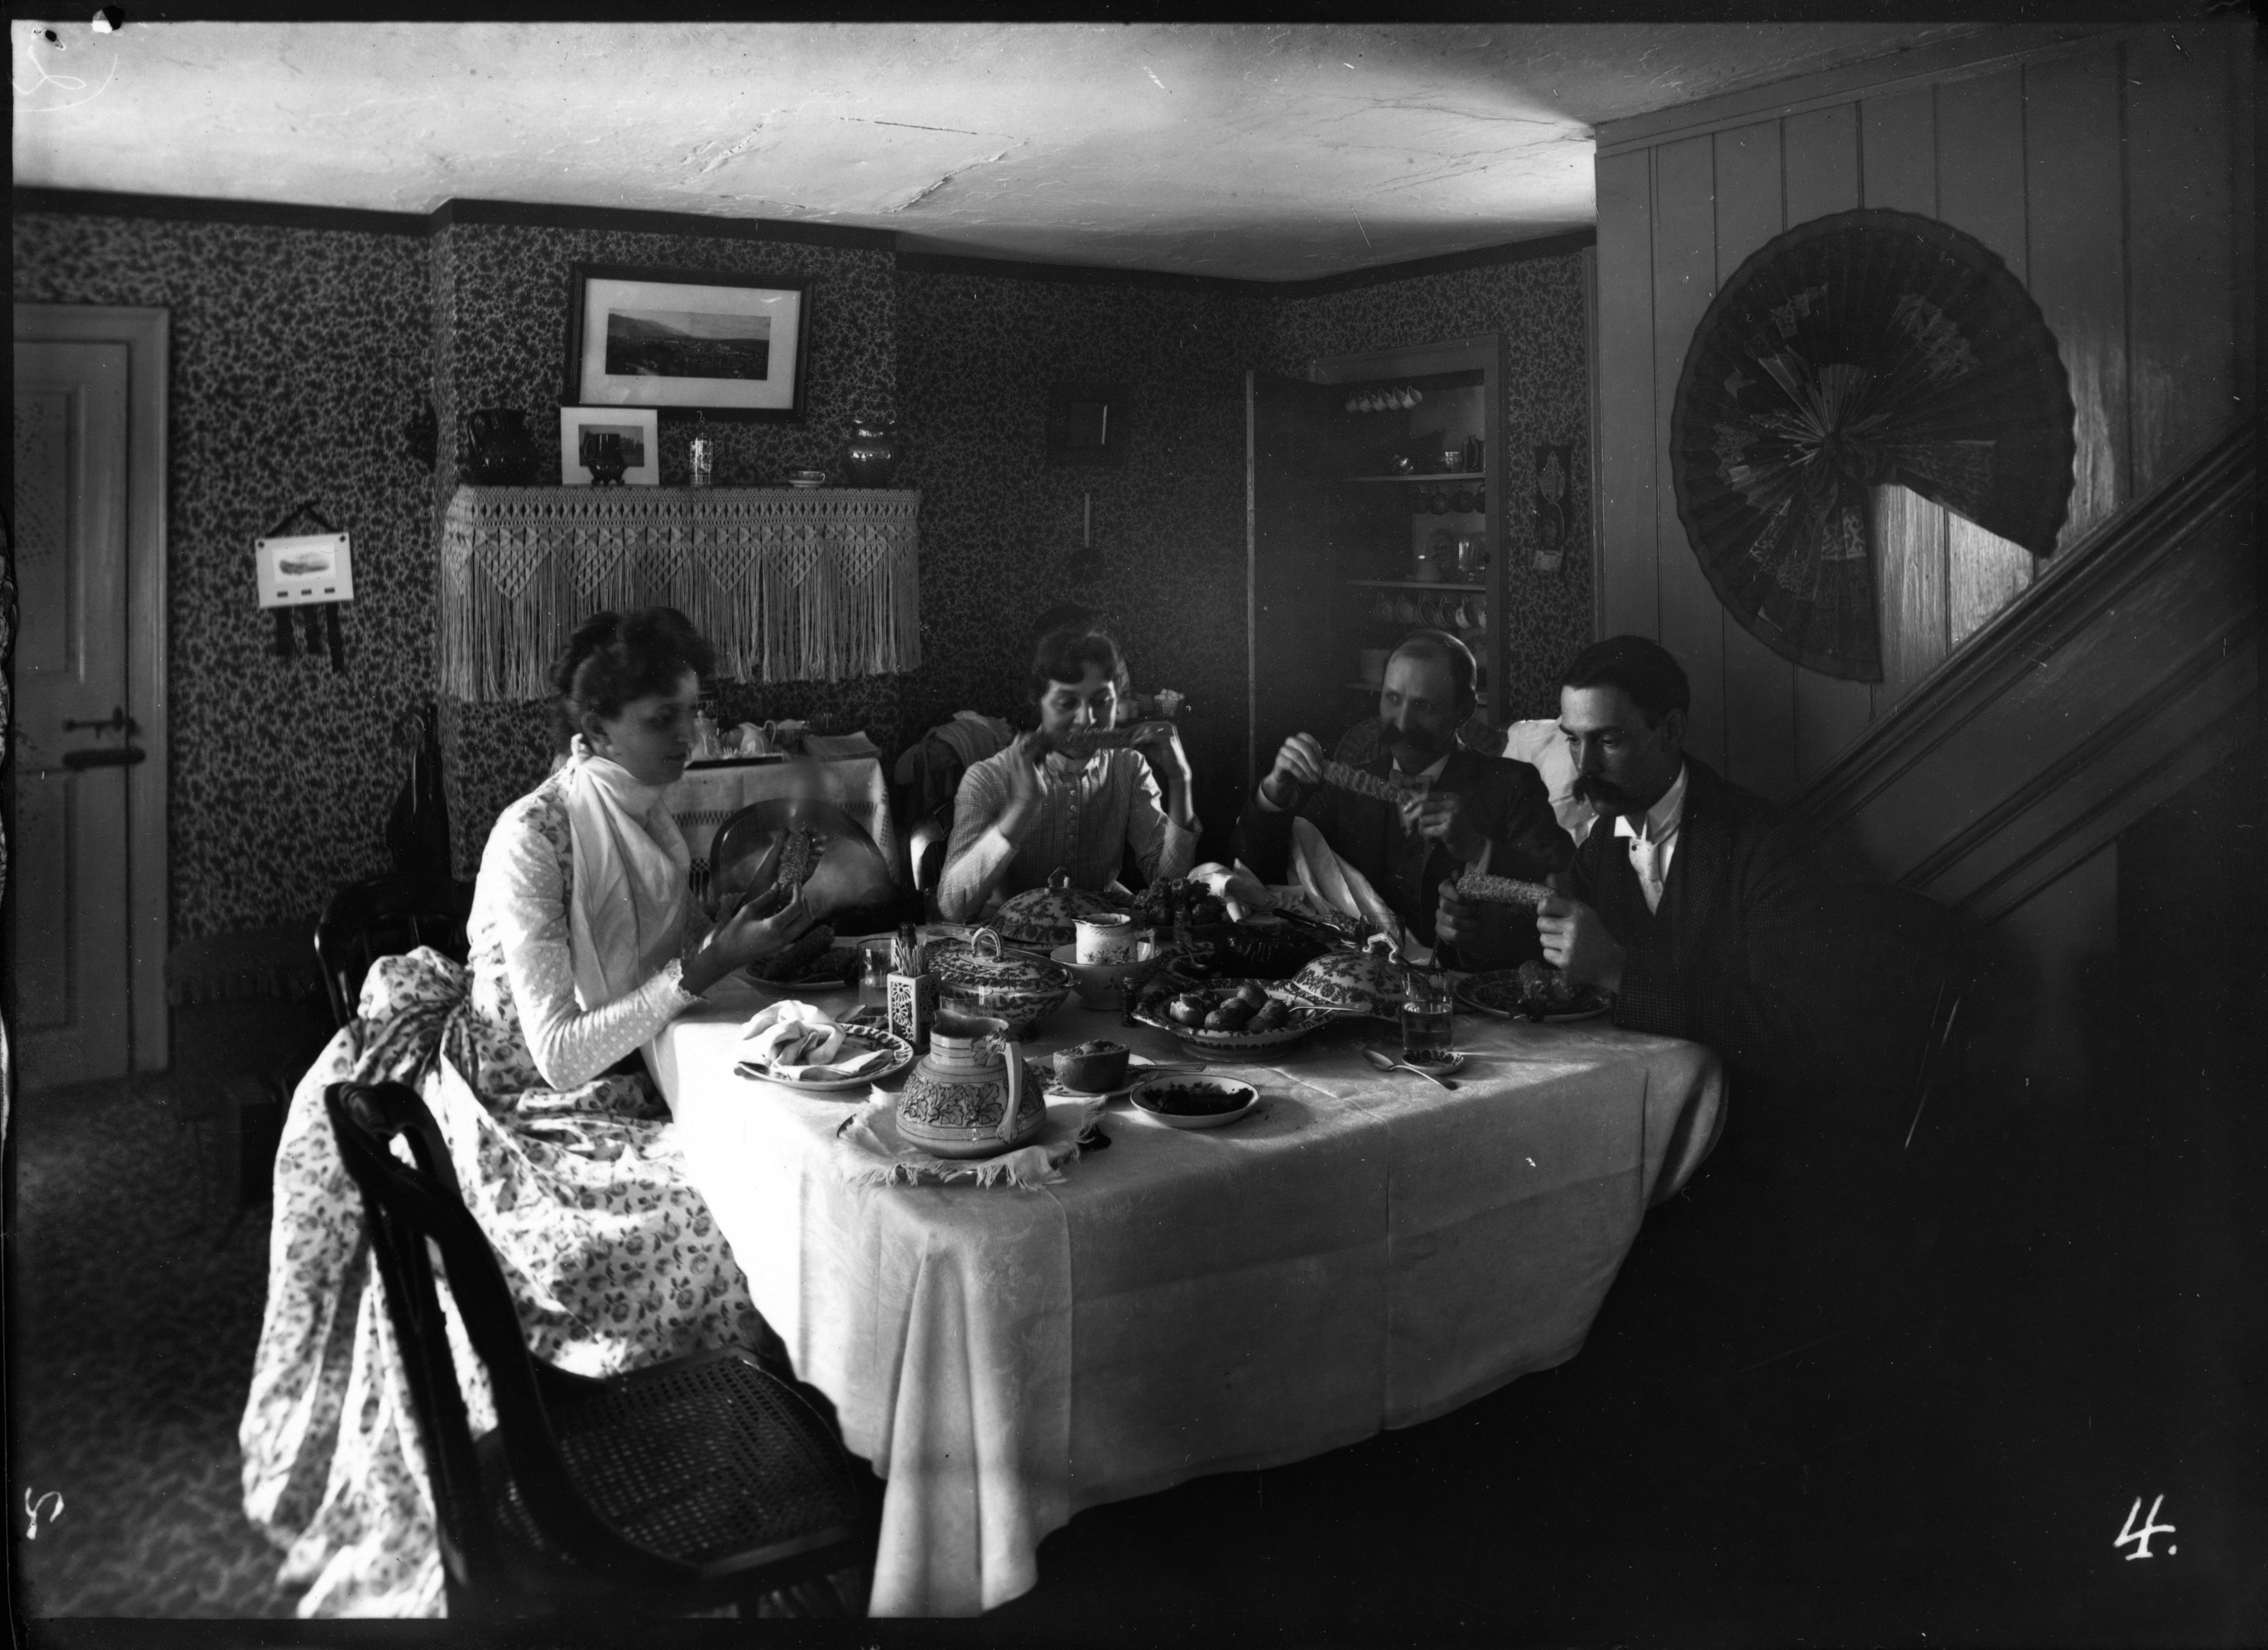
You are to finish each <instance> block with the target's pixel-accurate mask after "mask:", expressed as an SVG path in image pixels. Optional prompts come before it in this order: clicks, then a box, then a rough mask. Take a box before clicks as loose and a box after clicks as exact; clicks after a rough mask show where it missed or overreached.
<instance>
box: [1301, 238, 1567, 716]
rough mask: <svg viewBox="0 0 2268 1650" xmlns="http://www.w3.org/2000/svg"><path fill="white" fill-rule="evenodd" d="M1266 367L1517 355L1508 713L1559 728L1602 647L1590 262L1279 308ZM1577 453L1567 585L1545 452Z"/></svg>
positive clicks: (1502, 266)
mask: <svg viewBox="0 0 2268 1650" xmlns="http://www.w3.org/2000/svg"><path fill="white" fill-rule="evenodd" d="M1266 328H1267V336H1266V342H1265V354H1264V356H1263V365H1265V366H1267V367H1268V368H1269V369H1270V371H1273V372H1286V373H1291V374H1293V375H1303V374H1304V373H1305V372H1306V368H1307V362H1308V361H1309V360H1310V359H1311V358H1313V357H1316V356H1324V355H1350V354H1354V353H1357V352H1359V351H1364V350H1391V349H1396V348H1399V347H1402V346H1404V345H1408V344H1417V343H1431V342H1433V341H1435V340H1438V339H1442V338H1462V337H1466V336H1468V335H1471V334H1474V333H1479V332H1500V333H1502V334H1503V335H1504V337H1505V344H1506V350H1505V354H1506V375H1505V386H1504V393H1505V406H1504V416H1503V420H1502V422H1501V424H1499V429H1500V430H1501V431H1503V432H1504V438H1505V439H1506V443H1507V448H1506V460H1507V466H1506V474H1507V475H1509V476H1510V477H1511V479H1512V488H1511V492H1512V498H1511V500H1510V503H1511V504H1512V506H1513V508H1512V511H1511V513H1510V514H1509V515H1508V516H1507V517H1506V523H1505V527H1506V539H1505V541H1506V545H1507V547H1508V548H1509V549H1510V550H1511V552H1512V564H1511V566H1510V567H1509V568H1508V569H1507V570H1506V577H1507V579H1508V581H1509V587H1508V593H1509V596H1510V598H1511V605H1512V615H1513V632H1512V652H1511V681H1510V683H1509V687H1510V692H1509V694H1508V695H1507V696H1506V707H1507V709H1508V710H1509V711H1511V713H1512V715H1513V716H1514V717H1535V716H1557V714H1558V713H1559V695H1558V690H1557V681H1558V674H1559V671H1560V669H1561V667H1563V666H1565V664H1566V662H1567V661H1568V659H1572V657H1573V656H1574V655H1575V653H1576V652H1579V651H1580V649H1581V648H1582V647H1583V646H1584V645H1587V643H1588V642H1589V641H1590V640H1591V629H1592V617H1591V570H1592V563H1593V554H1594V550H1593V546H1592V543H1591V379H1590V364H1589V361H1588V358H1587V350H1588V346H1587V332H1586V321H1585V317H1584V313H1583V268H1582V256H1581V254H1580V253H1565V254H1557V255H1555V256H1550V257H1542V258H1534V259H1529V260H1527V261H1521V262H1518V263H1498V264H1486V265H1483V266H1482V267H1480V268H1477V269H1457V270H1453V271H1450V272H1448V273H1446V274H1441V275H1423V276H1411V277H1410V278H1409V279H1407V280H1402V281H1382V282H1381V283H1379V284H1377V285H1375V286H1364V287H1356V288H1353V289H1351V290H1349V291H1342V292H1332V293H1327V294H1324V295H1322V296H1321V297H1314V298H1278V299H1271V300H1270V302H1269V304H1268V306H1267V313H1266ZM1557 443H1571V444H1572V446H1574V449H1575V452H1574V460H1573V464H1572V469H1573V481H1574V487H1573V490H1572V497H1571V499H1570V504H1571V505H1572V512H1571V513H1572V527H1571V530H1570V531H1569V533H1568V535H1567V546H1566V555H1565V558H1564V559H1563V560H1562V561H1561V563H1560V564H1559V571H1557V572H1554V573H1546V572H1542V571H1538V570H1537V568H1536V566H1535V557H1534V550H1535V523H1534V520H1533V518H1532V517H1531V515H1530V513H1529V510H1528V505H1529V501H1530V499H1531V498H1532V497H1534V493H1535V448H1536V447H1537V446H1542V445H1545V444H1557Z"/></svg>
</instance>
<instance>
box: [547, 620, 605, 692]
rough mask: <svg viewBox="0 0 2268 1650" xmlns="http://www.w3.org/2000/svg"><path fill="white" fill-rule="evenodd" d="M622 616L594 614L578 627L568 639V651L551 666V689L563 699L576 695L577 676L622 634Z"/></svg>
mask: <svg viewBox="0 0 2268 1650" xmlns="http://www.w3.org/2000/svg"><path fill="white" fill-rule="evenodd" d="M621 634H622V615H621V614H619V613H594V614H593V615H591V616H590V617H589V618H587V619H585V620H584V621H583V622H582V623H580V624H578V625H577V626H576V627H575V634H574V635H572V636H571V637H568V638H567V648H566V651H565V652H563V653H561V654H560V655H559V657H558V658H557V659H554V660H553V661H552V665H551V689H552V691H553V692H555V693H556V694H558V695H559V696H561V697H563V698H568V697H572V696H573V695H574V692H575V673H576V672H577V671H578V670H579V669H581V668H582V666H583V661H584V660H585V659H588V658H590V657H591V655H592V654H593V653H595V652H598V651H599V650H600V648H602V647H605V646H607V645H608V644H610V643H612V642H614V641H615V639H616V638H617V637H620V636H621Z"/></svg>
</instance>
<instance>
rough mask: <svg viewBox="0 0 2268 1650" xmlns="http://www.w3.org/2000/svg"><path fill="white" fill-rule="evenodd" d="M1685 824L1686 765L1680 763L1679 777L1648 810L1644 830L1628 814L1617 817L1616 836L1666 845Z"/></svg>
mask: <svg viewBox="0 0 2268 1650" xmlns="http://www.w3.org/2000/svg"><path fill="white" fill-rule="evenodd" d="M1684 822H1685V764H1684V763H1683V762H1679V763H1678V764H1677V777H1675V779H1672V780H1671V781H1670V782H1669V789H1668V790H1667V791H1664V792H1662V793H1661V798H1660V799H1659V800H1657V801H1656V802H1655V803H1654V805H1653V807H1650V808H1648V809H1646V818H1645V821H1644V827H1643V829H1640V828H1639V827H1638V826H1634V825H1632V824H1631V821H1630V815H1628V814H1616V815H1615V835H1616V836H1631V837H1636V838H1637V839H1638V840H1639V841H1641V842H1647V843H1664V842H1668V840H1669V838H1670V837H1671V836H1675V834H1676V832H1677V828H1678V827H1679V826H1680V825H1682V824H1683V823H1684Z"/></svg>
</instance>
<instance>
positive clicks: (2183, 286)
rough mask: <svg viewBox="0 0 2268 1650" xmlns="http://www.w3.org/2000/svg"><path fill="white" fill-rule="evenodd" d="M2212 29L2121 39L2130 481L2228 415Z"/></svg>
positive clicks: (2224, 158) (2221, 70)
mask: <svg viewBox="0 0 2268 1650" xmlns="http://www.w3.org/2000/svg"><path fill="white" fill-rule="evenodd" d="M2220 43H2221V41H2220V40H2217V39H2216V38H2215V37H2214V32H2213V31H2207V30H2204V29H2187V30H2183V31H2180V32H2179V33H2178V34H2176V33H2175V32H2172V31H2166V32H2153V33H2149V34H2147V35H2142V36H2139V37H2137V38H2136V39H2135V40H2134V41H2132V42H2130V43H2129V44H2128V45H2127V47H2126V48H2125V51H2126V72H2125V75H2124V77H2123V78H2124V93H2125V99H2126V212H2127V236H2126V244H2127V249H2128V251H2127V255H2128V259H2129V263H2128V269H2127V310H2126V314H2127V357H2126V391H2127V409H2128V420H2129V427H2130V429H2131V430H2132V466H2133V487H2134V491H2135V493H2136V495H2137V496H2139V495H2140V494H2143V493H2147V492H2148V491H2149V490H2151V489H2152V488H2153V487H2154V486H2155V485H2157V483H2159V482H2161V481H2164V480H2165V479H2166V478H2167V477H2168V475H2170V474H2171V468H2170V467H2171V466H2173V465H2176V464H2178V463H2179V462H2180V461H2181V460H2182V459H2183V458H2184V457H2186V456H2187V455H2188V454H2189V453H2191V452H2193V451H2195V450H2196V449H2197V448H2198V447H2200V446H2203V445H2204V444H2205V442H2207V441H2209V440H2211V439H2212V438H2213V436H2214V435H2215V434H2217V433H2218V432H2219V431H2220V430H2221V429H2222V428H2223V427H2225V426H2226V425H2227V424H2228V422H2229V421H2230V420H2231V419H2232V418H2234V417H2235V416H2236V338H2235V327H2236V312H2235V303H2234V301H2233V299H2234V293H2233V292H2231V301H2227V302H2220V301H2216V299H2217V298H2218V296H2219V295H2220V293H2222V292H2224V291H2229V290H2230V289H2231V288H2232V287H2233V285H2234V283H2233V282H2231V280H2230V279H2229V276H2230V272H2231V271H2232V269H2234V267H2235V257H2234V247H2233V244H2232V243H2233V240H2234V232H2233V228H2232V222H2231V218H2232V214H2231V212H2230V205H2231V202H2230V189H2231V187H2232V184H2233V181H2234V180H2233V178H2232V175H2231V174H2232V172H2233V170H2234V166H2235V133H2234V131H2233V130H2232V128H2231V124H2230V117H2231V113H2232V111H2231V110H2230V108H2229V96H2228V70H2227V69H2226V67H2225V66H2224V65H2223V63H2221V62H2220V54H2219V52H2218V51H2217V49H2216V48H2217V47H2218V46H2219V45H2220Z"/></svg>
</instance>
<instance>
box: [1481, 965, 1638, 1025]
mask: <svg viewBox="0 0 2268 1650" xmlns="http://www.w3.org/2000/svg"><path fill="white" fill-rule="evenodd" d="M1513 973H1514V970H1513V969H1491V970H1489V971H1487V972H1485V973H1482V974H1468V975H1466V976H1464V977H1463V978H1462V979H1460V980H1458V981H1457V982H1456V983H1454V985H1452V986H1451V987H1450V988H1449V989H1450V992H1451V994H1452V995H1453V996H1454V997H1455V998H1456V999H1457V1004H1458V1006H1460V1007H1462V1008H1469V1009H1471V1010H1473V1011H1474V1012H1475V1013H1482V1014H1491V1015H1493V1016H1495V1017H1496V1018H1497V1019H1499V1020H1547V1021H1550V1022H1552V1023H1554V1024H1557V1023H1561V1022H1564V1021H1566V1020H1596V1019H1597V1018H1598V1017H1599V1016H1600V1015H1601V1014H1603V1013H1606V1012H1607V1011H1608V1010H1609V1008H1612V1007H1613V1006H1614V1005H1613V1003H1612V1002H1610V1001H1608V1000H1607V999H1605V998H1596V997H1594V998H1593V999H1592V1001H1591V1003H1590V1005H1588V1006H1587V1007H1583V1008H1572V1009H1570V1010H1568V1011H1567V1012H1566V1013H1564V1014H1531V1013H1527V1012H1526V1011H1525V1010H1522V1009H1518V1008H1506V1006H1504V1005H1503V1003H1502V1002H1500V1001H1499V1000H1497V994H1496V993H1495V992H1494V991H1491V989H1490V988H1491V987H1492V986H1494V985H1496V984H1498V983H1508V982H1509V981H1510V980H1511V978H1512V977H1513Z"/></svg>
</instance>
